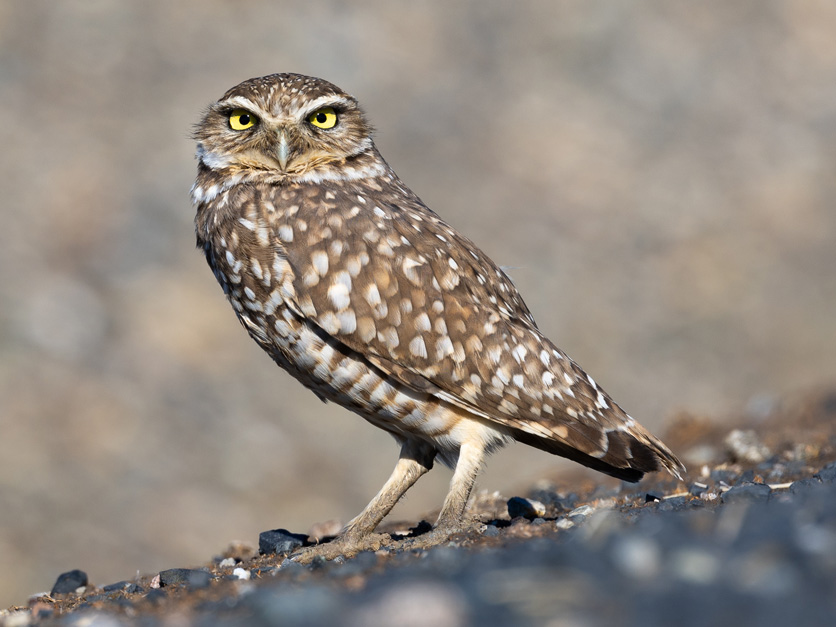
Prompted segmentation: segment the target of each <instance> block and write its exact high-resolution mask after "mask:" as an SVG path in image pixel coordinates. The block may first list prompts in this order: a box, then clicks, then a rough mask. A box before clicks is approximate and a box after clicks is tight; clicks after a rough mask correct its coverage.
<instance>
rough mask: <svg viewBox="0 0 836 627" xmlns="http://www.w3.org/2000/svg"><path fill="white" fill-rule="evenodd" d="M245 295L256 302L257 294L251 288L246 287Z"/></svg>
mask: <svg viewBox="0 0 836 627" xmlns="http://www.w3.org/2000/svg"><path fill="white" fill-rule="evenodd" d="M244 294H245V295H246V296H247V298H249V299H250V300H255V292H253V291H252V289H250V288H249V287H244Z"/></svg>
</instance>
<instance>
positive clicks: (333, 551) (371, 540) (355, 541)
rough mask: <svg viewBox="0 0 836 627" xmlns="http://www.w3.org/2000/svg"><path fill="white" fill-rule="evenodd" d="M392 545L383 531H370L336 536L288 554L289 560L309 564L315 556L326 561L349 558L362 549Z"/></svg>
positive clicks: (374, 549) (369, 549) (371, 549)
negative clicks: (361, 534)
mask: <svg viewBox="0 0 836 627" xmlns="http://www.w3.org/2000/svg"><path fill="white" fill-rule="evenodd" d="M391 545H392V538H391V537H390V536H389V535H388V534H385V533H370V534H366V535H364V536H348V535H344V536H338V537H336V538H334V539H333V540H331V541H329V542H324V543H322V544H317V545H315V546H308V547H305V548H303V549H299V551H297V552H296V553H294V554H293V555H291V556H290V558H289V559H290V561H292V562H296V563H298V564H310V563H311V562H312V561H313V560H314V559H316V558H317V557H322V558H324V559H326V560H328V561H330V560H333V559H336V558H337V557H339V556H340V555H342V556H344V557H347V558H351V557H354V556H355V555H357V554H358V553H362V552H363V551H379V550H380V549H382V548H386V547H388V546H391Z"/></svg>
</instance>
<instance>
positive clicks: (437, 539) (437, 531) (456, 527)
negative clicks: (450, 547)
mask: <svg viewBox="0 0 836 627" xmlns="http://www.w3.org/2000/svg"><path fill="white" fill-rule="evenodd" d="M483 528H484V525H483V524H482V523H480V522H479V521H464V522H458V523H455V524H446V525H445V524H439V525H436V526H435V527H433V528H432V529H431V530H430V531H428V532H426V533H422V534H421V535H420V536H416V537H414V538H407V539H406V540H403V541H401V542H399V543H398V544H397V545H396V546H397V548H398V549H400V550H402V551H414V550H421V549H428V548H430V547H434V546H438V545H439V544H444V543H445V542H449V541H450V540H451V539H452V538H453V537H454V536H456V535H459V534H464V533H469V532H473V531H478V530H480V529H483Z"/></svg>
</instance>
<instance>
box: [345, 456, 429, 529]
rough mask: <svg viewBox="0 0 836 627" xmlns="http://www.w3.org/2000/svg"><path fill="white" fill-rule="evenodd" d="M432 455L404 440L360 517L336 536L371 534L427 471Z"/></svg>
mask: <svg viewBox="0 0 836 627" xmlns="http://www.w3.org/2000/svg"><path fill="white" fill-rule="evenodd" d="M435 454H436V450H435V449H434V448H433V447H432V446H431V445H429V444H425V443H422V442H417V441H415V440H407V441H406V442H405V443H404V444H403V446H402V447H401V453H400V456H399V458H398V463H397V464H396V465H395V470H393V471H392V475H391V476H390V477H389V479H388V480H387V481H386V483H385V484H383V487H382V488H381V489H380V492H378V493H377V495H376V496H375V497H374V498H373V499H372V500H371V502H370V503H369V504H368V505H366V508H365V509H364V510H363V511H362V512H361V513H360V515H359V516H357V517H356V518H354V520H352V521H351V522H350V523H348V525H347V526H346V528H345V530H344V531H343V533H342V535H341V536H340V537H354V538H361V537H363V536H365V535H368V534H370V533H371V532H372V531H374V530H375V529H376V528H377V526H378V525H379V524H380V521H381V520H383V519H384V518H385V517H386V515H387V514H388V513H389V512H390V511H392V508H393V507H395V503H397V502H398V500H399V499H400V498H401V497H402V496H403V495H404V493H405V492H406V491H407V490H408V489H409V488H411V487H412V485H413V484H414V483H415V482H416V481H418V479H419V478H421V477H422V476H423V475H425V474H426V473H427V472H429V471H430V469H431V468H432V467H433V460H434V459H435Z"/></svg>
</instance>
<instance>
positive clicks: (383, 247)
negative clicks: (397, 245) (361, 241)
mask: <svg viewBox="0 0 836 627" xmlns="http://www.w3.org/2000/svg"><path fill="white" fill-rule="evenodd" d="M377 252H378V253H380V254H381V255H383V256H384V257H394V256H395V251H394V250H392V247H391V246H390V245H389V243H388V242H380V243H379V244H378V245H377Z"/></svg>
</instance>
